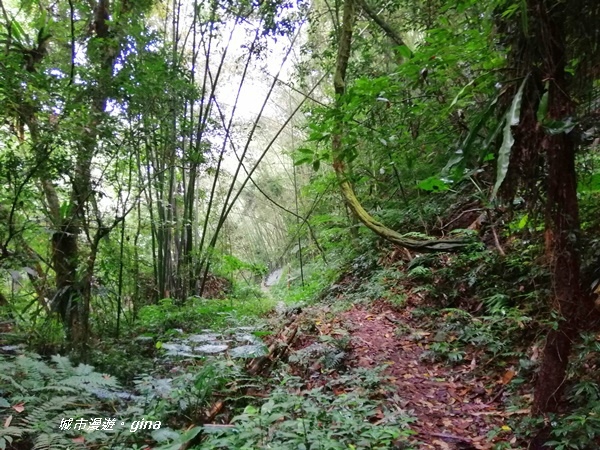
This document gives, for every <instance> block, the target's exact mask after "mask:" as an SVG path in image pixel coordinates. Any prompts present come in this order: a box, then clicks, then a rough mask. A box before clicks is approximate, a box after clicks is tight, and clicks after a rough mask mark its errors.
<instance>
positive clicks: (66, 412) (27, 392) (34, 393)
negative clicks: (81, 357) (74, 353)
mask: <svg viewBox="0 0 600 450" xmlns="http://www.w3.org/2000/svg"><path fill="white" fill-rule="evenodd" d="M51 361H52V362H51V363H46V362H45V361H43V360H42V359H41V358H40V357H39V356H35V355H31V356H18V357H16V358H10V359H9V358H4V357H0V393H1V396H0V421H1V422H2V423H4V424H9V425H8V426H5V427H2V428H0V448H2V449H4V448H7V445H9V446H10V445H17V444H19V445H23V444H25V443H27V445H30V446H31V447H30V448H34V449H50V450H51V449H59V448H64V449H72V448H86V447H85V446H84V444H83V443H78V442H80V441H78V440H73V439H74V438H78V437H80V436H81V434H82V432H81V431H79V432H77V431H76V430H74V429H71V430H60V428H59V427H60V424H61V420H62V419H68V418H73V419H77V418H83V417H101V416H102V415H103V414H101V413H100V412H99V407H100V406H101V404H100V401H99V400H98V397H99V396H104V397H107V396H108V397H110V395H111V393H113V392H115V391H116V390H118V389H119V385H118V383H117V382H116V380H115V378H114V377H111V376H108V375H105V374H102V373H99V372H96V371H94V368H93V367H91V366H88V365H84V364H80V365H78V366H73V365H72V364H71V362H70V361H69V359H68V358H66V357H63V356H53V357H52V359H51ZM108 437H109V436H108V433H107V432H106V431H103V430H97V431H93V432H91V433H86V437H85V439H86V442H87V443H89V442H101V441H107V440H108Z"/></svg>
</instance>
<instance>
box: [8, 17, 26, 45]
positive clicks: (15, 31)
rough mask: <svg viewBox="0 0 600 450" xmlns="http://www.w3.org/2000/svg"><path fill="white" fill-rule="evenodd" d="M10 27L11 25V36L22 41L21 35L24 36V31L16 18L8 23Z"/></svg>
mask: <svg viewBox="0 0 600 450" xmlns="http://www.w3.org/2000/svg"><path fill="white" fill-rule="evenodd" d="M10 27H11V33H12V35H13V37H14V38H16V39H17V41H20V42H23V37H24V36H25V31H23V28H22V27H21V25H19V22H17V21H16V20H13V21H12V22H11V23H10Z"/></svg>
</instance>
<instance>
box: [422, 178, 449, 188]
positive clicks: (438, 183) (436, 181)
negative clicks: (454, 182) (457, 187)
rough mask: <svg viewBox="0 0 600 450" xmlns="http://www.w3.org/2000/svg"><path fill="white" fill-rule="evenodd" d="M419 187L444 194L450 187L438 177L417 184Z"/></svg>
mask: <svg viewBox="0 0 600 450" xmlns="http://www.w3.org/2000/svg"><path fill="white" fill-rule="evenodd" d="M417 187H418V188H419V189H423V190H424V191H430V192H442V191H447V190H448V185H447V184H446V183H444V181H443V180H441V179H440V178H438V177H429V178H427V179H425V180H423V181H421V182H420V183H419V184H417Z"/></svg>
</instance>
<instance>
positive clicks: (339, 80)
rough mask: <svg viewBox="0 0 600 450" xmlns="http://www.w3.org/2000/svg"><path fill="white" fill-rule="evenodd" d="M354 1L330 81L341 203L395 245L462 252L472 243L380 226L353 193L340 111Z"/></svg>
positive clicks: (349, 2) (346, 16) (346, 9)
mask: <svg viewBox="0 0 600 450" xmlns="http://www.w3.org/2000/svg"><path fill="white" fill-rule="evenodd" d="M354 1H355V0H346V1H345V2H344V9H343V23H342V26H341V29H340V37H339V44H338V51H337V60H336V69H335V75H334V78H333V83H334V88H335V95H336V107H337V108H338V116H337V117H338V120H337V123H336V124H335V128H334V131H333V133H332V137H331V147H332V157H333V168H334V170H335V173H336V175H337V178H338V181H339V184H340V188H341V192H342V195H343V197H344V200H345V201H346V204H347V205H348V207H349V208H350V210H351V211H352V212H353V213H354V214H355V216H356V217H357V218H358V219H359V220H360V221H361V222H362V223H363V224H364V225H365V226H366V227H367V228H369V229H370V230H371V231H373V232H374V233H376V234H377V235H379V236H381V237H382V238H384V239H386V240H388V241H390V242H392V243H394V244H396V245H399V246H401V247H405V248H407V249H409V250H414V251H417V252H451V251H459V250H462V249H464V248H465V247H467V246H469V245H470V244H472V241H470V240H466V239H444V240H416V239H409V238H407V237H405V236H402V235H401V234H400V233H398V232H397V231H394V230H392V229H391V228H389V227H387V226H385V225H384V224H383V223H381V222H379V221H378V220H376V219H375V218H374V217H373V216H372V215H371V214H369V213H368V212H367V210H366V209H365V208H364V207H363V206H362V204H361V203H360V201H359V200H358V198H357V197H356V194H355V193H354V189H353V188H352V184H351V183H350V181H349V179H348V176H347V173H346V164H345V162H344V147H343V141H342V135H343V133H344V128H345V123H344V121H343V114H342V113H341V110H342V109H343V107H344V94H345V92H346V71H347V69H348V61H349V59H350V52H351V46H352V32H353V28H354V21H355V19H356V9H355V4H354Z"/></svg>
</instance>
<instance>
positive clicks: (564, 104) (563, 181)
mask: <svg viewBox="0 0 600 450" xmlns="http://www.w3.org/2000/svg"><path fill="white" fill-rule="evenodd" d="M528 4H529V14H530V16H531V17H535V20H536V21H537V22H538V29H537V30H536V31H537V32H536V35H535V41H536V42H535V46H536V47H537V48H538V49H539V51H540V58H541V61H540V62H541V67H542V74H541V79H540V80H539V82H543V81H546V80H547V82H548V116H547V118H548V120H556V121H564V120H565V119H566V118H568V117H571V116H572V115H573V114H574V105H573V101H572V100H571V98H570V96H569V89H570V87H569V85H568V83H567V81H566V73H565V66H566V64H567V56H566V42H565V41H566V39H565V30H564V29H563V28H564V27H563V24H564V22H565V18H566V16H565V8H567V7H568V5H566V4H564V3H559V2H554V1H549V0H529V2H528ZM541 149H542V151H543V152H544V153H545V154H546V160H547V168H548V172H547V186H546V187H547V199H546V202H547V203H546V254H547V257H548V260H549V263H550V266H551V271H552V288H553V297H554V298H553V307H554V310H555V311H556V312H557V313H558V317H559V320H560V321H559V324H558V327H557V328H556V329H553V330H551V331H550V333H549V335H548V338H547V340H546V345H545V348H544V355H543V361H542V366H541V368H540V371H539V373H538V380H537V384H536V387H535V397H534V403H533V413H534V414H543V413H549V412H556V411H557V409H558V406H559V402H560V399H561V394H562V391H563V388H564V386H565V377H566V370H567V365H568V363H569V356H570V353H571V347H572V343H573V340H574V339H575V338H576V336H577V333H578V331H579V328H580V326H581V323H580V320H579V319H580V317H581V316H580V311H581V306H582V305H583V303H584V301H583V298H582V292H581V283H580V256H579V250H578V246H577V244H578V237H579V210H578V202H577V181H576V173H575V143H574V141H573V139H572V138H571V136H570V135H569V134H568V133H566V132H563V133H559V134H555V135H550V134H545V135H544V136H543V138H542V140H541Z"/></svg>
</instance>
